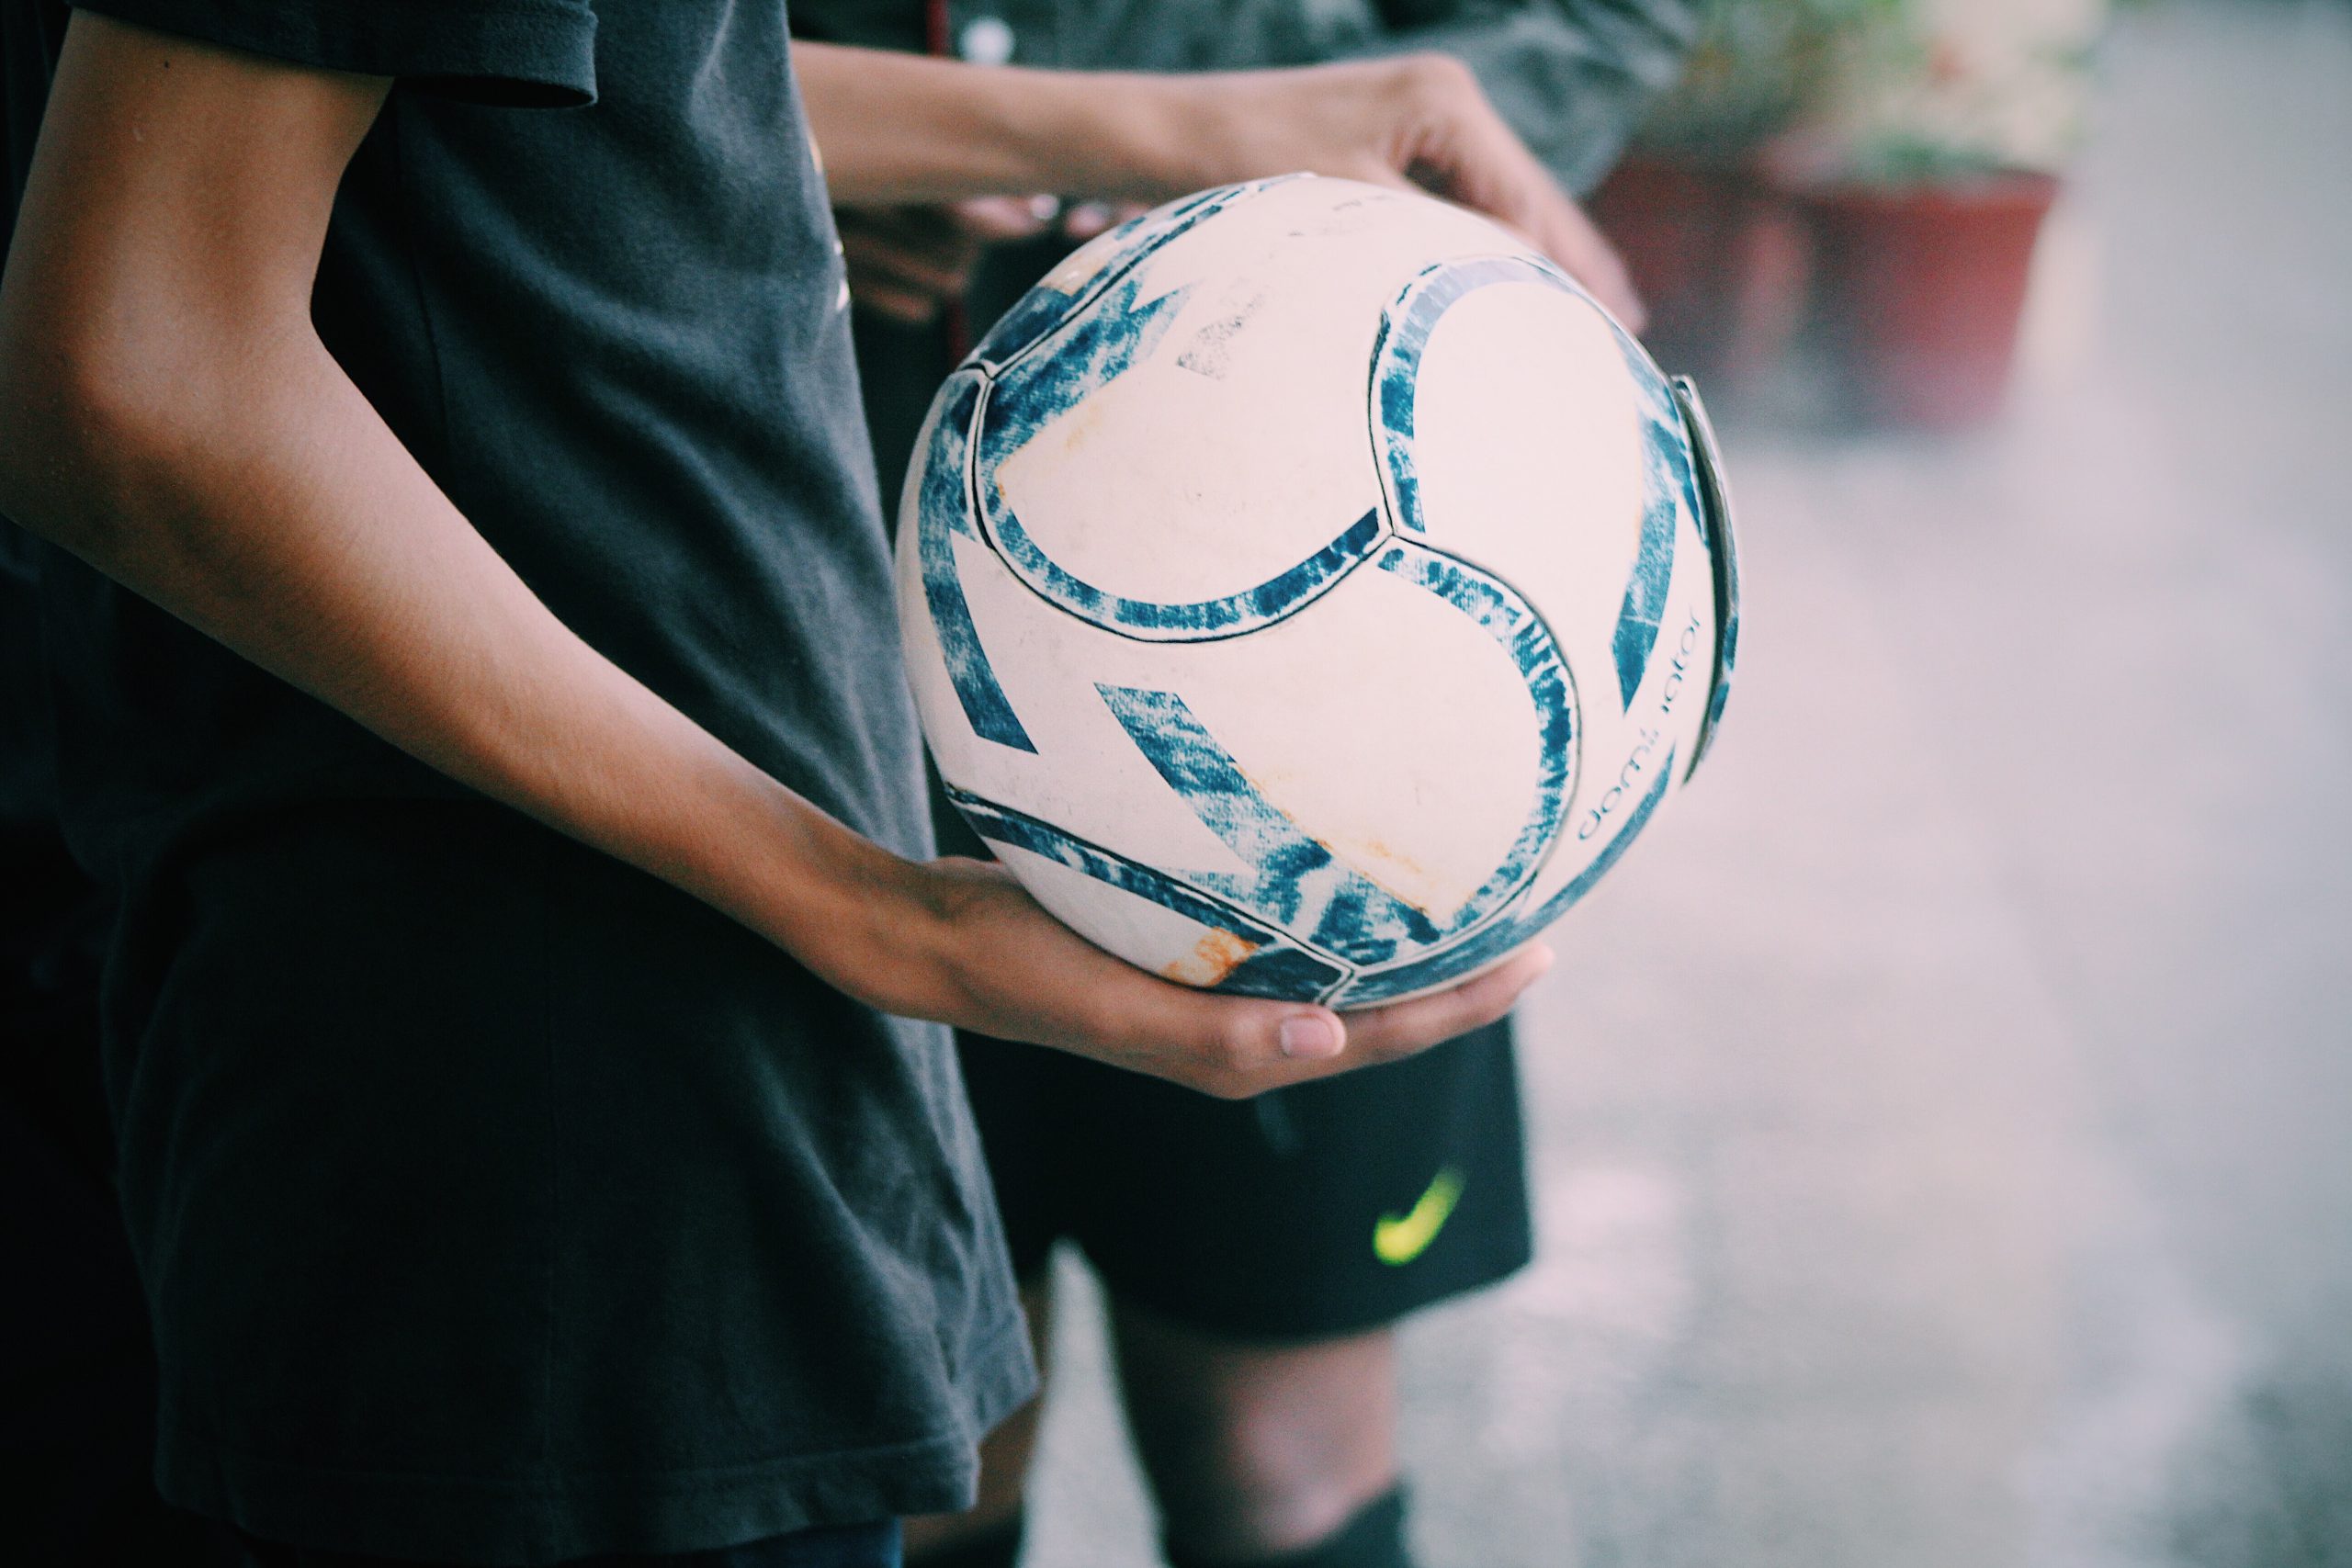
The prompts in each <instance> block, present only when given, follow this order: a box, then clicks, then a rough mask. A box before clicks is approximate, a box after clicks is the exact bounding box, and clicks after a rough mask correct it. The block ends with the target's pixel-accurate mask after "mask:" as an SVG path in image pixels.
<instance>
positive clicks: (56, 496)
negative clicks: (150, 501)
mask: <svg viewBox="0 0 2352 1568" xmlns="http://www.w3.org/2000/svg"><path fill="white" fill-rule="evenodd" d="M173 424H174V419H173V415H172V412H171V408H170V405H169V398H168V394H167V388H166V385H165V383H164V378H163V377H161V376H159V375H158V374H157V369H156V367H148V366H141V364H140V363H139V362H138V359H137V356H136V355H134V354H132V353H131V352H130V350H129V347H128V345H118V344H106V343H103V342H91V341H78V342H77V341H75V340H74V339H73V338H72V337H70V336H68V335H66V334H62V333H40V332H26V331H24V330H22V329H21V327H20V325H19V324H18V323H16V322H0V515H6V517H8V518H10V519H12V520H13V521H15V522H17V524H19V525H22V526H24V527H25V528H27V529H28V530H30V531H31V532H33V533H35V534H38V535H40V536H43V537H45V538H47V539H49V540H50V541H51V543H54V544H56V545H59V546H62V547H64V548H65V549H68V550H71V551H72V552H74V554H75V555H78V556H81V557H83V558H85V559H89V560H92V561H98V562H103V561H105V560H106V559H107V558H109V557H111V556H113V555H114V554H116V553H118V552H119V550H120V549H121V547H123V544H124V540H123V535H124V534H125V533H126V532H127V531H128V530H129V528H130V526H131V525H132V524H133V521H134V519H135V518H136V517H137V516H138V515H139V513H141V511H142V510H143V509H142V507H141V504H140V499H139V498H140V497H141V494H142V493H146V492H149V491H152V488H153V487H152V486H151V485H150V484H149V483H147V482H146V480H145V479H143V478H142V476H150V475H153V474H154V473H155V472H156V471H157V470H158V468H159V467H160V466H161V464H162V462H163V460H164V455H165V453H166V451H167V449H168V448H169V447H170V446H171V445H172V444H173V443H172V438H171V434H170V432H171V429H172V426H173Z"/></svg>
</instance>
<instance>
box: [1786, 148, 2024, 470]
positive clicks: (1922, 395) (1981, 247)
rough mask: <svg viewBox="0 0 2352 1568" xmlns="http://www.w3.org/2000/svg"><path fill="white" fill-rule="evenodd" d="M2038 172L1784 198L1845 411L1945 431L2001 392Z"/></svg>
mask: <svg viewBox="0 0 2352 1568" xmlns="http://www.w3.org/2000/svg"><path fill="white" fill-rule="evenodd" d="M2057 192H2058V182H2057V181H2056V180H2055V179H2054V178H2052V176H2050V175H2033V174H2000V175H1983V176H1973V177H1970V178H1967V179H1963V180H1954V181H1951V182H1949V183H1943V184H1934V185H1917V186H1868V185H1833V186H1818V187H1815V188H1812V189H1808V190H1804V191H1802V192H1799V193H1796V198H1797V199H1798V200H1799V201H1800V202H1801V203H1802V206H1803V208H1804V211H1805V213H1806V215H1807V217H1808V218H1809V220H1810V221H1811V226H1812V228H1813V231H1814V237H1815V267H1816V276H1817V279H1818V285H1819V295H1818V311H1819V315H1818V318H1817V319H1818V321H1819V322H1820V324H1821V327H1822V329H1823V336H1824V340H1825V342H1826V345H1827V346H1828V348H1829V349H1830V351H1831V353H1832V354H1833V355H1834V356H1835V359H1836V363H1837V364H1838V368H1839V370H1840V371H1841V373H1842V376H1843V379H1844V381H1845V386H1846V390H1847V392H1848V395H1849V397H1850V399H1851V400H1852V401H1853V404H1854V408H1855V412H1857V413H1859V414H1860V415H1861V416H1863V417H1864V418H1866V419H1870V420H1872V421H1875V422H1880V423H1901V424H1909V425H1916V426H1921V427H1925V428H1929V429H1957V428H1960V427H1962V426H1966V425H1971V424H1976V423H1982V422H1984V421H1985V420H1988V419H1991V418H1992V417H1993V416H1994V415H1995V414H1996V413H1998V412H2000V409H2001V402H2002V397H2003V394H2004V393H2005V392H2006V390H2007V386H2008V379H2009V362H2010V359H2011V357H2012V355H2014V352H2015V350H2016V347H2017V335H2018V317H2019V316H2020V315H2021V314H2022V313H2023V311H2024V309H2025V296H2026V280H2027V277H2028V275H2029V272H2030V267H2031V265H2032V262H2033V247H2034V242H2035V240H2036V239H2037V238H2038V237H2039V235H2040V233H2041V220H2042V218H2043V216H2044V215H2045V214H2047V213H2048V212H2049V210H2050V204H2051V202H2052V199H2054V198H2055V197H2056V195H2057Z"/></svg>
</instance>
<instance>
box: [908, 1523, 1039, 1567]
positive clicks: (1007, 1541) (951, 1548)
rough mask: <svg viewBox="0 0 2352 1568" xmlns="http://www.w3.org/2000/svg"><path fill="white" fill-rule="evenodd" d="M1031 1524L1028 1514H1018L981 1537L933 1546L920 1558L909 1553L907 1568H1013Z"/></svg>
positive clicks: (971, 1537) (1018, 1558)
mask: <svg viewBox="0 0 2352 1568" xmlns="http://www.w3.org/2000/svg"><path fill="white" fill-rule="evenodd" d="M1028 1525H1029V1518H1028V1516H1027V1515H1026V1514H1015V1515H1013V1516H1012V1517H1011V1518H1009V1519H1007V1520H1005V1521H1004V1522H1003V1523H1002V1524H1001V1525H990V1526H989V1528H988V1529H984V1530H982V1531H981V1532H980V1533H979V1534H978V1535H967V1536H965V1537H963V1538H962V1539H960V1540H951V1541H948V1542H947V1543H946V1544H944V1545H943V1546H934V1547H931V1548H929V1549H927V1550H925V1551H923V1552H922V1554H921V1555H917V1554H915V1553H913V1552H909V1553H908V1554H907V1568H1012V1565H1013V1564H1014V1563H1016V1562H1020V1561H1021V1540H1022V1537H1023V1534H1024V1533H1025V1532H1026V1530H1027V1529H1028Z"/></svg>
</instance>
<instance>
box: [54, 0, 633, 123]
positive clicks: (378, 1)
mask: <svg viewBox="0 0 2352 1568" xmlns="http://www.w3.org/2000/svg"><path fill="white" fill-rule="evenodd" d="M75 4H76V5H77V6H79V8H80V9H83V10H85V11H95V12H97V13H98V14H100V15H102V16H107V17H115V18H117V19H118V20H120V21H126V22H135V23H138V24H139V25H141V26H142V27H149V28H156V29H157V30H159V31H162V32H168V33H177V34H179V35H180V36H182V37H184V38H192V39H202V40H204V41H205V42H207V43H217V44H221V45H224V46H226V47H228V48H231V49H242V50H247V51H251V52H253V53H255V54H266V55H268V56H270V57H271V58H273V59H277V60H284V61H288V62H292V63H294V64H297V65H314V66H318V67H320V68H321V69H323V70H328V71H349V72H354V73H358V74H361V75H367V76H395V77H399V78H401V80H403V81H406V82H409V83H411V84H413V85H415V86H418V87H421V88H424V89H427V90H430V91H435V92H441V93H447V94H448V95H450V96H454V97H463V98H469V99H474V100H477V101H481V102H489V103H503V104H515V105H536V106H546V107H572V106H577V105H581V104H590V103H594V102H595V100H596V49H595V44H596V13H595V11H594V7H593V6H591V5H590V4H589V0H75Z"/></svg>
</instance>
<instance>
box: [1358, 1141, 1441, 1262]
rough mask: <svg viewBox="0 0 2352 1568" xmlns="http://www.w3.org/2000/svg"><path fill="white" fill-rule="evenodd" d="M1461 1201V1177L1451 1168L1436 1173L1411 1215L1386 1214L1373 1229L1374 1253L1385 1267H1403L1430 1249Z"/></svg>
mask: <svg viewBox="0 0 2352 1568" xmlns="http://www.w3.org/2000/svg"><path fill="white" fill-rule="evenodd" d="M1460 1201H1462V1173H1461V1172H1460V1171H1458V1170H1456V1169H1454V1168H1453V1167H1452V1166H1447V1167H1446V1168H1444V1169H1442V1170H1441V1171H1439V1172H1438V1173H1437V1179H1435V1180H1434V1181H1431V1182H1430V1185H1429V1190H1428V1191H1426V1192H1424V1193H1422V1194H1421V1196H1420V1201H1419V1202H1417V1203H1415V1204H1414V1205H1413V1212H1412V1213H1409V1214H1383V1215H1381V1216H1380V1218H1379V1220H1378V1221H1376V1222H1375V1223H1374V1225H1373V1227H1372V1250H1373V1254H1374V1257H1376V1258H1379V1259H1380V1260H1381V1261H1382V1262H1383V1263H1386V1264H1390V1265H1393V1266H1397V1267H1402V1266H1403V1265H1405V1264H1408V1263H1410V1262H1411V1261H1412V1260H1413V1259H1414V1258H1419V1256H1420V1255H1421V1254H1422V1253H1424V1252H1427V1251H1428V1250H1429V1249H1430V1243H1431V1242H1433V1241H1435V1240H1436V1239H1437V1233H1438V1232H1440V1231H1442V1230H1443V1229H1444V1228H1445V1222H1446V1221H1447V1220H1449V1219H1451V1218H1453V1205H1454V1204H1456V1203H1458V1202H1460Z"/></svg>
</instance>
